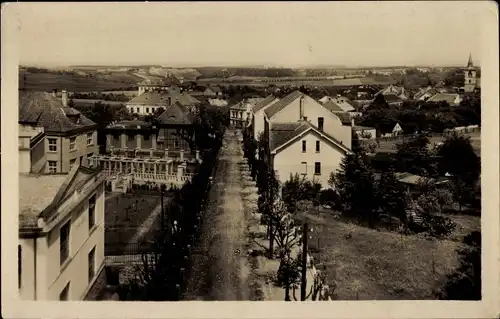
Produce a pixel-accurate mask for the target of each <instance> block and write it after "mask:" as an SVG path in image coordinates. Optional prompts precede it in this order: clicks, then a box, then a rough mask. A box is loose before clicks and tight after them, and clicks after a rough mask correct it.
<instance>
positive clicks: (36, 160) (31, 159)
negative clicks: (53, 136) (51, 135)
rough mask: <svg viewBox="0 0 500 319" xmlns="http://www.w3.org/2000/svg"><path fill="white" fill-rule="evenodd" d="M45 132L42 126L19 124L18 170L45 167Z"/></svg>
mask: <svg viewBox="0 0 500 319" xmlns="http://www.w3.org/2000/svg"><path fill="white" fill-rule="evenodd" d="M45 145H46V141H45V132H44V128H43V127H37V126H31V125H21V124H19V172H20V173H32V172H40V171H44V169H45V161H46V158H45V154H46V151H45Z"/></svg>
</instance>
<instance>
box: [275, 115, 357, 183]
mask: <svg viewBox="0 0 500 319" xmlns="http://www.w3.org/2000/svg"><path fill="white" fill-rule="evenodd" d="M269 151H270V161H271V164H272V167H273V169H274V170H275V172H276V175H277V178H278V180H279V181H280V182H281V183H282V184H284V183H285V182H286V181H288V180H289V179H290V176H291V175H295V174H299V175H300V176H301V177H305V178H306V179H309V180H315V181H318V182H319V183H321V186H322V187H323V188H327V187H328V180H329V178H330V174H331V173H332V172H336V171H337V170H338V169H339V168H340V164H341V162H342V159H343V158H344V157H345V155H346V154H349V153H350V152H351V150H350V149H348V148H347V147H345V146H344V145H343V144H342V143H340V141H338V140H337V139H335V138H334V137H332V136H330V135H329V134H327V133H325V132H324V131H320V130H319V129H318V128H317V127H315V126H314V125H312V124H311V123H309V122H308V121H304V120H301V121H297V122H295V123H275V124H273V125H272V128H271V132H270V139H269Z"/></svg>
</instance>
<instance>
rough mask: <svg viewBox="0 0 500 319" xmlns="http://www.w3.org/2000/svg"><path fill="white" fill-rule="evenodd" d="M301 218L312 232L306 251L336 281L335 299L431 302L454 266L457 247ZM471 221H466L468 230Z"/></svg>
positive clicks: (328, 218)
mask: <svg viewBox="0 0 500 319" xmlns="http://www.w3.org/2000/svg"><path fill="white" fill-rule="evenodd" d="M460 217H461V216H460ZM467 217H468V216H467ZM306 219H307V220H308V222H309V225H310V228H313V232H312V233H311V237H312V238H311V239H310V242H309V247H310V248H311V251H312V252H313V256H314V257H315V264H316V266H317V267H318V269H322V268H323V266H325V267H326V270H327V273H328V281H329V282H332V281H333V280H335V281H336V283H337V290H336V293H337V296H338V299H340V300H356V299H357V298H359V299H361V300H424V299H435V298H434V296H433V294H432V291H433V289H435V288H437V287H440V286H441V285H442V284H443V283H444V280H445V276H446V274H448V273H449V272H450V271H452V270H453V269H454V267H455V266H456V265H457V262H458V261H457V255H456V249H457V247H459V246H460V245H462V244H461V243H460V242H459V241H453V240H434V241H430V240H427V239H425V238H422V237H419V236H415V235H413V236H401V234H398V233H394V232H387V231H378V230H374V229H370V228H366V227H361V226H357V225H354V224H349V223H346V222H342V221H340V220H335V219H334V218H333V216H332V215H331V214H330V213H320V215H317V213H309V214H307V215H306ZM474 223H475V222H471V221H470V220H469V226H470V224H474ZM464 224H465V221H464ZM461 232H464V231H463V230H461ZM349 233H351V234H352V238H350V239H347V238H346V235H347V234H349ZM318 237H319V247H318V240H317V239H318ZM433 264H434V267H433ZM433 268H434V271H433Z"/></svg>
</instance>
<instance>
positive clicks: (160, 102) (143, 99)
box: [127, 90, 200, 106]
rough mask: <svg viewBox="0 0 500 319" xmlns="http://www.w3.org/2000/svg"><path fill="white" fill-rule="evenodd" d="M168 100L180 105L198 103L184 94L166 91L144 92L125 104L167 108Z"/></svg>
mask: <svg viewBox="0 0 500 319" xmlns="http://www.w3.org/2000/svg"><path fill="white" fill-rule="evenodd" d="M168 98H170V101H171V103H174V102H176V101H177V102H179V103H180V104H182V105H195V104H198V103H199V102H200V101H198V100H197V99H195V98H194V97H192V96H191V95H189V94H187V93H185V92H182V93H180V92H177V91H175V90H166V91H159V92H154V91H153V92H145V93H143V94H141V95H139V96H136V97H134V98H133V99H132V100H130V101H128V102H127V104H132V105H157V106H167V105H168Z"/></svg>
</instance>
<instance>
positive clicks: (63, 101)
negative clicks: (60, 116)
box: [62, 90, 68, 107]
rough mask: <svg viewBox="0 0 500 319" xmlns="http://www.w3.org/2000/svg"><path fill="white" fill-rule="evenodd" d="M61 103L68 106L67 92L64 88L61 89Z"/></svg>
mask: <svg viewBox="0 0 500 319" xmlns="http://www.w3.org/2000/svg"><path fill="white" fill-rule="evenodd" d="M62 104H63V106H64V107H67V106H68V92H66V90H62Z"/></svg>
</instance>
